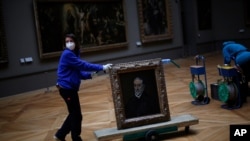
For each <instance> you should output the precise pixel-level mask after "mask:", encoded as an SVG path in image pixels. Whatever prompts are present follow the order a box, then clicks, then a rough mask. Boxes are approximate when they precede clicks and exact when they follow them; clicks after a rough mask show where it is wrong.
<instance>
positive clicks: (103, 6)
mask: <svg viewBox="0 0 250 141" xmlns="http://www.w3.org/2000/svg"><path fill="white" fill-rule="evenodd" d="M33 4H34V13H35V20H36V29H37V39H38V46H39V53H40V58H51V57H56V56H59V55H60V53H61V51H62V50H63V47H64V45H63V41H64V35H65V34H66V33H74V34H75V35H76V36H77V37H78V40H79V43H80V47H81V52H95V51H100V50H107V49H114V48H121V47H126V46H127V44H128V43H127V35H126V31H127V29H126V15H125V13H124V7H123V6H124V0H101V1H100V0H34V2H33Z"/></svg>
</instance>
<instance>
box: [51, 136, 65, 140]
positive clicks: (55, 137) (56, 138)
mask: <svg viewBox="0 0 250 141" xmlns="http://www.w3.org/2000/svg"><path fill="white" fill-rule="evenodd" d="M54 139H55V141H66V140H65V139H60V138H58V137H57V136H56V135H55V136H54Z"/></svg>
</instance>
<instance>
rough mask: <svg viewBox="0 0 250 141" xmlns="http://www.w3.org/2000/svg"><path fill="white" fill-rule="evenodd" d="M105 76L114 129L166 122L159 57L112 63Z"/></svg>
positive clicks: (164, 96)
mask: <svg viewBox="0 0 250 141" xmlns="http://www.w3.org/2000/svg"><path fill="white" fill-rule="evenodd" d="M109 75H110V83H111V88H112V96H113V102H114V110H115V115H116V123H117V128H118V129H126V128H132V127H137V126H142V125H149V124H154V123H159V122H164V121H169V120H170V112H169V106H168V98H167V90H166V84H165V77H164V70H163V65H162V62H161V59H160V58H156V59H150V60H141V61H134V62H127V63H120V64H114V65H113V66H112V68H111V70H110V71H109Z"/></svg>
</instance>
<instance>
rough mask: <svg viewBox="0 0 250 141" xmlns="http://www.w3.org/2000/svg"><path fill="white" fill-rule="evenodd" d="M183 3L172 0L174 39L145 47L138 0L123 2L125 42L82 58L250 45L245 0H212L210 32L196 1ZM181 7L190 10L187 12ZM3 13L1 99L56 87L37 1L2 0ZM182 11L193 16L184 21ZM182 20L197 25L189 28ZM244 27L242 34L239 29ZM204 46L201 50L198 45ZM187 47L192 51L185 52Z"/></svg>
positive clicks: (175, 54)
mask: <svg viewBox="0 0 250 141" xmlns="http://www.w3.org/2000/svg"><path fill="white" fill-rule="evenodd" d="M48 1H49V0H48ZM184 1H185V0H169V2H170V9H171V10H170V13H171V24H172V28H173V34H172V38H171V40H165V41H160V42H152V43H147V44H142V45H141V46H137V45H136V43H137V42H140V41H141V37H140V24H139V18H138V17H139V15H138V5H137V1H136V0H126V1H123V8H124V15H125V22H126V27H127V28H126V34H127V46H126V47H123V48H117V49H108V50H100V51H93V52H88V53H83V54H82V58H83V59H85V60H87V61H90V62H94V63H101V64H105V63H109V62H111V63H119V62H127V61H134V60H141V59H149V58H156V57H161V58H172V59H177V58H180V57H184V56H188V55H193V54H192V52H195V53H199V51H198V52H197V50H200V51H201V50H204V51H213V50H214V49H215V48H214V45H215V44H216V42H221V41H222V40H228V39H230V40H231V39H237V40H239V39H244V43H248V41H249V39H247V37H249V35H250V33H249V28H248V27H246V25H245V21H244V12H243V10H242V9H243V0H237V1H236V0H220V1H217V0H211V14H212V16H211V17H212V29H209V30H199V29H198V28H197V26H198V24H197V21H198V20H197V9H196V6H197V5H196V0H190V1H191V2H190V3H189V4H188V5H187V4H186V5H184V6H183V5H181V3H185V2H184ZM221 5H223V7H222V6H221ZM183 7H185V10H186V11H185V12H184V13H183ZM222 8H223V9H222ZM232 9H233V10H232ZM2 14H3V23H4V29H5V37H6V45H7V55H8V63H7V65H5V66H1V69H0V91H1V94H0V97H4V96H9V95H15V94H18V93H22V92H26V91H31V90H35V89H44V90H46V89H47V88H49V87H51V86H54V85H55V82H56V69H57V64H58V59H59V57H53V58H46V59H41V57H40V54H39V39H38V38H37V26H36V18H35V12H34V7H33V0H22V1H20V0H2ZM183 14H185V17H192V18H190V20H188V19H186V21H183V19H182V16H183ZM183 24H190V25H192V26H194V27H190V28H189V30H186V32H185V31H184V30H183ZM241 29H244V32H239V31H242V30H241ZM187 36H192V38H191V39H189V40H190V41H191V44H189V45H187V44H186V43H185V42H184V39H186V38H187ZM204 44H205V45H204ZM200 45H201V46H202V48H199V46H200ZM216 45H217V44H216ZM186 49H187V50H190V52H191V53H189V54H185V51H186ZM23 58H32V62H31V63H24V64H23V63H20V59H23Z"/></svg>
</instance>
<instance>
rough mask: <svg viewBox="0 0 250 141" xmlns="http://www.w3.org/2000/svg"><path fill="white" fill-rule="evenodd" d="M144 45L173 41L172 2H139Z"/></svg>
mask: <svg viewBox="0 0 250 141" xmlns="http://www.w3.org/2000/svg"><path fill="white" fill-rule="evenodd" d="M137 3H138V15H139V27H140V36H141V41H142V43H149V42H155V41H162V40H169V39H172V36H173V31H172V30H173V29H172V14H171V5H170V0H137Z"/></svg>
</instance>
